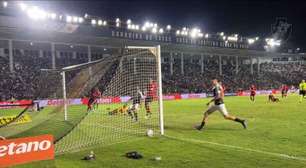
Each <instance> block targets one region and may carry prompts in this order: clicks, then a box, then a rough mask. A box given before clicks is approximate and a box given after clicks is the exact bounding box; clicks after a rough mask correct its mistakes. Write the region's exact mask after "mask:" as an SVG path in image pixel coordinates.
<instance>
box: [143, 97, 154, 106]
mask: <svg viewBox="0 0 306 168" xmlns="http://www.w3.org/2000/svg"><path fill="white" fill-rule="evenodd" d="M152 101H153V97H152V96H148V97H146V99H145V104H147V103H150V102H152Z"/></svg>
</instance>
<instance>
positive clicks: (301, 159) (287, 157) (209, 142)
mask: <svg viewBox="0 0 306 168" xmlns="http://www.w3.org/2000/svg"><path fill="white" fill-rule="evenodd" d="M164 136H165V137H166V138H169V139H173V140H178V141H185V142H191V143H197V144H210V145H215V146H221V147H226V148H232V149H237V150H240V151H249V152H256V153H261V154H265V155H271V156H276V157H280V158H285V159H292V160H298V161H306V158H304V157H298V156H292V155H287V154H282V153H274V152H267V151H262V150H257V149H251V148H245V147H240V146H233V145H227V144H221V143H217V142H211V141H203V140H197V139H190V138H180V137H175V136H169V135H164Z"/></svg>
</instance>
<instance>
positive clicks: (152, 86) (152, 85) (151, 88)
mask: <svg viewBox="0 0 306 168" xmlns="http://www.w3.org/2000/svg"><path fill="white" fill-rule="evenodd" d="M156 98H157V83H156V82H155V81H154V80H152V79H150V82H149V84H148V86H147V95H146V98H145V108H146V113H147V114H146V117H150V116H151V114H152V113H151V107H150V104H151V102H152V101H153V100H155V99H156Z"/></svg>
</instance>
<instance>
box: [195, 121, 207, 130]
mask: <svg viewBox="0 0 306 168" xmlns="http://www.w3.org/2000/svg"><path fill="white" fill-rule="evenodd" d="M204 126H205V122H202V123H201V125H199V126H196V127H195V128H196V129H197V130H199V131H200V130H201V129H203V127H204Z"/></svg>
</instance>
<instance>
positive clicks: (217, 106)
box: [205, 104, 228, 116]
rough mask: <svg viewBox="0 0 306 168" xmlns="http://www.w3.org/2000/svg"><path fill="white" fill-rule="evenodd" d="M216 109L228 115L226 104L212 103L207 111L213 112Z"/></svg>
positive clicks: (208, 112)
mask: <svg viewBox="0 0 306 168" xmlns="http://www.w3.org/2000/svg"><path fill="white" fill-rule="evenodd" d="M215 111H219V112H220V113H221V114H222V115H223V116H228V112H227V110H226V107H225V104H220V105H211V106H209V108H208V110H207V111H206V112H205V113H207V114H212V113H213V112H215Z"/></svg>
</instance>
